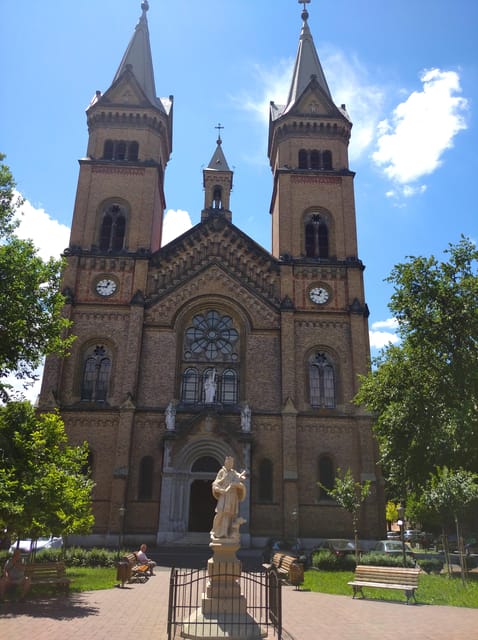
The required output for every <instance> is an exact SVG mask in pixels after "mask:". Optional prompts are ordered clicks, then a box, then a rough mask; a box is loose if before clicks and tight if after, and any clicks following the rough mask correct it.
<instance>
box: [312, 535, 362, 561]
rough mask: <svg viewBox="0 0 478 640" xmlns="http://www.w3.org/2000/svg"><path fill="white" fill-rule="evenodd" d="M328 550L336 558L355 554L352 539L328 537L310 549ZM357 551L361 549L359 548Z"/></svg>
mask: <svg viewBox="0 0 478 640" xmlns="http://www.w3.org/2000/svg"><path fill="white" fill-rule="evenodd" d="M324 550H325V551H330V553H333V554H334V556H337V558H343V557H344V556H354V555H355V543H354V542H353V540H345V539H343V538H328V539H327V540H322V542H321V543H320V544H318V545H317V546H316V547H314V549H313V550H312V553H314V552H316V551H324ZM359 553H362V551H361V550H360V549H359Z"/></svg>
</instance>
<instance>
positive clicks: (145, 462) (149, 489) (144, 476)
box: [138, 456, 154, 500]
mask: <svg viewBox="0 0 478 640" xmlns="http://www.w3.org/2000/svg"><path fill="white" fill-rule="evenodd" d="M153 468H154V461H153V458H152V457H151V456H145V457H144V458H142V460H141V463H140V465H139V479H138V500H151V498H152V497H153Z"/></svg>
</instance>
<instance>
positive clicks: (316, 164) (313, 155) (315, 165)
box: [310, 149, 320, 169]
mask: <svg viewBox="0 0 478 640" xmlns="http://www.w3.org/2000/svg"><path fill="white" fill-rule="evenodd" d="M310 168H311V169H320V152H319V151H316V150H315V149H314V150H313V151H311V152H310Z"/></svg>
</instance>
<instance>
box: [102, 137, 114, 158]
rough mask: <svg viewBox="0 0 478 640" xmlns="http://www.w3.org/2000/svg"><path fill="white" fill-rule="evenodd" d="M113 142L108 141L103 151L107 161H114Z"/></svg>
mask: <svg viewBox="0 0 478 640" xmlns="http://www.w3.org/2000/svg"><path fill="white" fill-rule="evenodd" d="M113 153H114V149H113V140H106V142H105V146H104V149H103V158H104V159H105V160H113Z"/></svg>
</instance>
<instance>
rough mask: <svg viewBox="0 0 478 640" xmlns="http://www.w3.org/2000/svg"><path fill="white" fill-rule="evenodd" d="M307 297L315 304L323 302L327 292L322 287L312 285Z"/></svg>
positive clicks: (326, 298)
mask: <svg viewBox="0 0 478 640" xmlns="http://www.w3.org/2000/svg"><path fill="white" fill-rule="evenodd" d="M309 297H310V299H311V300H312V302H315V304H324V303H326V302H327V300H328V299H329V292H328V291H327V289H324V287H314V288H313V289H311V290H310V291H309Z"/></svg>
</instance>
